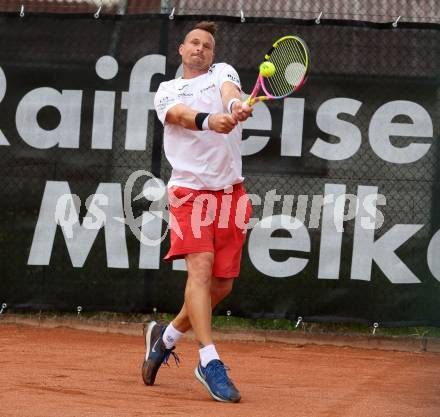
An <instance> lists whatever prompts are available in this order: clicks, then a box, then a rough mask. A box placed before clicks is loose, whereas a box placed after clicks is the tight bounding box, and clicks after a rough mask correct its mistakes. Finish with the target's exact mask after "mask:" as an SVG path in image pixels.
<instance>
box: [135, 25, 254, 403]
mask: <svg viewBox="0 0 440 417" xmlns="http://www.w3.org/2000/svg"><path fill="white" fill-rule="evenodd" d="M215 30H216V25H215V23H213V22H201V23H199V24H197V25H196V26H195V27H194V29H193V30H191V31H190V32H189V33H188V34H187V35H186V36H185V39H184V41H183V43H182V44H181V45H180V47H179V53H180V55H181V56H182V64H183V76H182V77H179V78H177V79H175V80H171V81H167V82H163V83H161V84H160V86H159V89H158V91H157V94H156V96H155V101H154V104H155V107H156V111H157V116H158V118H159V119H160V121H161V122H162V123H163V125H164V148H165V155H166V157H167V159H168V161H169V162H170V164H171V166H172V174H171V178H170V180H169V183H168V191H169V196H170V197H169V201H170V213H171V216H170V218H171V219H172V223H171V226H172V227H171V248H170V250H169V252H168V254H167V256H166V257H165V259H166V260H169V261H172V260H174V259H179V258H184V259H185V261H186V266H187V270H188V279H187V283H186V288H185V302H184V305H183V307H182V309H181V311H180V312H179V314H178V315H177V316H176V318H175V319H174V320H173V321H172V322H171V323H170V324H169V325H168V326H167V327H165V326H161V325H159V324H157V323H156V322H154V321H153V322H151V323H150V324H149V325H148V326H147V327H145V329H144V335H145V343H146V354H145V360H144V363H143V367H142V377H143V379H144V382H145V384H147V385H153V384H154V381H155V378H156V374H157V371H158V370H159V367H160V366H161V364H162V363H164V362H165V363H167V361H168V359H169V356H170V355H171V354H172V355H174V358H175V359H176V361H178V358H177V355H176V354H175V353H174V352H173V350H174V347H175V344H176V342H177V341H178V340H179V338H180V337H181V336H182V335H183V333H185V332H186V331H187V330H189V329H190V328H191V327H192V328H193V330H194V333H195V335H196V338H197V340H198V341H199V342H200V344H201V346H202V347H201V349H200V350H199V353H200V362H199V364H198V366H197V368H196V370H195V374H196V377H197V378H198V379H199V381H200V382H201V383H202V384H203V385H204V386H205V387H206V388H207V390H208V391H209V393H210V394H211V396H212V397H213V398H214V399H216V400H218V401H224V402H238V401H239V400H240V393H239V391H238V390H237V388H236V387H235V386H234V384H233V383H232V381H231V380H230V379H229V377H228V375H227V373H226V370H225V366H224V364H223V362H221V361H220V357H219V355H218V353H217V350H216V348H215V346H214V343H213V340H212V334H211V315H212V309H213V308H214V307H215V306H216V305H217V304H218V303H219V302H220V301H221V300H223V299H224V298H225V297H226V296H227V295H228V294H229V293H230V291H231V289H232V285H233V281H234V279H235V278H236V277H237V276H238V275H239V271H240V259H241V252H242V247H243V243H244V240H245V237H246V223H247V221H248V220H249V217H250V214H251V205H250V202H249V199H248V198H247V195H246V192H245V190H244V187H243V185H242V182H243V176H242V163H241V152H240V143H241V134H242V127H241V122H243V121H245V120H246V119H247V118H248V117H249V116H250V115H251V113H252V109H251V107H249V106H248V105H247V104H244V103H242V93H241V85H240V79H239V76H238V74H237V72H236V71H235V70H234V68H232V67H231V66H230V65H228V64H225V63H218V64H214V65H213V64H212V63H213V58H214V46H215V40H214V34H215ZM173 222H174V224H173Z"/></svg>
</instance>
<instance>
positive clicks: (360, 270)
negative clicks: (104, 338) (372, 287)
mask: <svg viewBox="0 0 440 417" xmlns="http://www.w3.org/2000/svg"><path fill="white" fill-rule="evenodd" d="M371 195H377V187H362V186H361V187H358V200H359V204H358V207H359V214H358V216H356V219H355V226H354V235H353V258H352V264H351V279H354V280H363V281H370V279H371V267H372V264H373V260H374V261H375V262H376V264H377V266H378V267H379V268H380V269H381V270H382V272H383V273H384V274H385V276H386V277H387V278H388V279H389V280H390V281H391V282H392V283H394V284H413V283H418V282H420V280H419V279H418V278H417V277H416V276H415V275H414V273H413V272H411V271H410V270H409V268H408V267H407V266H406V265H405V264H404V263H403V262H402V260H401V259H400V258H399V257H398V256H397V255H396V253H395V251H396V249H397V248H399V247H400V246H401V245H403V243H405V242H406V241H407V240H408V239H409V238H410V237H411V236H412V235H414V234H415V233H416V232H418V231H419V230H420V229H421V228H422V227H423V225H422V224H396V225H394V226H393V227H392V228H391V229H390V230H388V232H386V233H385V234H383V235H382V236H381V237H380V238H379V239H377V240H376V241H375V240H374V231H375V229H374V228H366V227H365V226H366V222H365V219H368V218H370V216H371V213H369V212H368V211H367V209H366V208H365V207H364V200H365V199H366V198H367V197H368V196H371ZM376 202H377V198H376V199H373V201H371V200H370V201H369V205H372V206H373V207H375V204H376ZM363 219H364V220H363ZM362 220H363V221H364V222H362ZM376 220H377V217H376V216H375V215H374V216H373V219H372V220H371V222H372V223H373V224H375V222H376Z"/></svg>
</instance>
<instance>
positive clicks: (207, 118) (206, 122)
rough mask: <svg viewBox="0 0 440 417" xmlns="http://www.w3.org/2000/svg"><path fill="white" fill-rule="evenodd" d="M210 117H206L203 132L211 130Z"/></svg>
mask: <svg viewBox="0 0 440 417" xmlns="http://www.w3.org/2000/svg"><path fill="white" fill-rule="evenodd" d="M209 116H211V115H210V114H208V116H206V117H205V120H203V124H202V130H209Z"/></svg>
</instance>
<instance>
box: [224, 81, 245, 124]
mask: <svg viewBox="0 0 440 417" xmlns="http://www.w3.org/2000/svg"><path fill="white" fill-rule="evenodd" d="M220 91H221V96H222V102H223V107H224V108H225V110H226V111H227V112H228V113H231V114H232V116H233V117H234V118H235V119H236V120H238V121H239V122H244V121H245V120H246V119H247V118H248V117H249V116H250V115H251V114H252V107H251V106H249V105H248V104H246V103H243V102H242V101H241V100H242V94H241V90H240V89H239V88H238V86H237V85H236V84H234V83H233V82H231V81H225V82H223V84H222V86H221V88H220Z"/></svg>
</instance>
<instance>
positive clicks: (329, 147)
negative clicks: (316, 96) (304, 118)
mask: <svg viewBox="0 0 440 417" xmlns="http://www.w3.org/2000/svg"><path fill="white" fill-rule="evenodd" d="M361 105H362V102H360V101H358V100H352V99H348V98H334V99H331V100H327V101H326V102H324V103H323V104H322V105H321V106H320V107H319V109H318V112H317V113H316V124H317V125H318V127H319V128H320V129H321V130H322V131H323V132H325V133H328V134H329V135H333V136H337V137H338V138H339V140H340V141H339V143H337V144H336V143H328V142H326V141H324V140H322V139H321V138H318V139H317V140H316V142H315V143H314V145H313V146H312V149H310V152H311V153H312V154H313V155H316V156H317V157H319V158H322V159H327V160H329V161H340V160H343V159H348V158H350V157H351V156H353V155H354V154H355V153H356V152H357V151H358V150H359V148H360V146H361V143H362V135H361V132H360V130H359V129H358V128H357V127H356V126H355V125H353V124H352V123H350V122H346V121H344V120H340V119H338V114H340V113H347V114H350V115H352V116H356V114H357V112H358V110H359V108H360V107H361Z"/></svg>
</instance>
